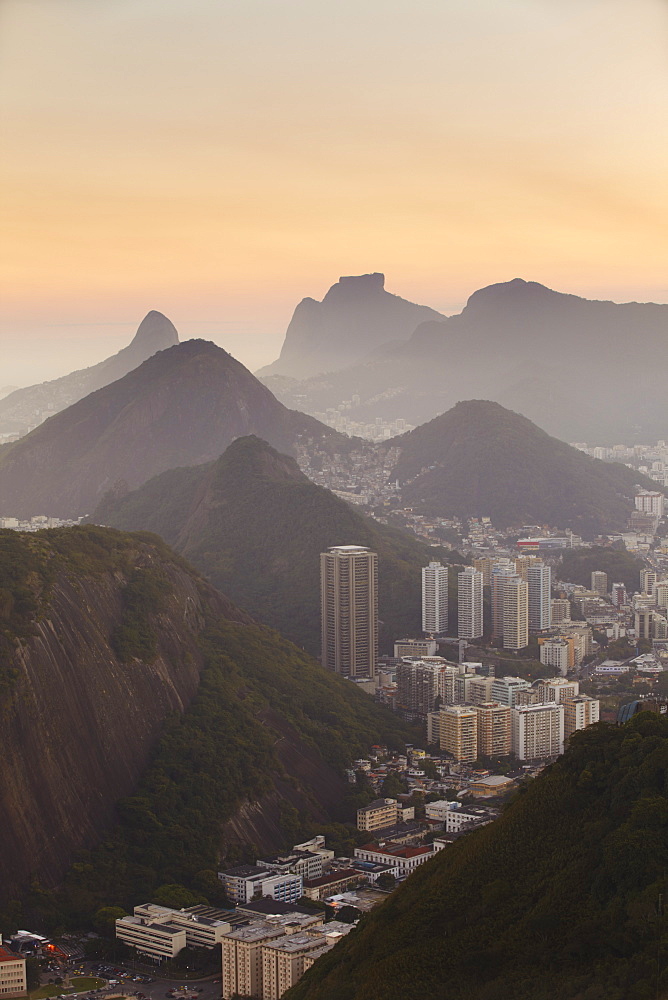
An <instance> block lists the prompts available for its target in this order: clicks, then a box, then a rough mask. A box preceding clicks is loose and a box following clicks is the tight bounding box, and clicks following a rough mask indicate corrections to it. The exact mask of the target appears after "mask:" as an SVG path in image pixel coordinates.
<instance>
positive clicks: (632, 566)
mask: <svg viewBox="0 0 668 1000" xmlns="http://www.w3.org/2000/svg"><path fill="white" fill-rule="evenodd" d="M644 567H645V563H644V562H643V560H642V559H638V557H637V556H634V555H632V553H631V552H627V550H626V549H613V548H611V547H610V546H602V545H593V546H592V547H591V548H589V549H567V550H566V551H565V552H564V553H563V555H562V556H561V560H560V562H559V565H558V566H557V567H556V569H555V574H556V576H557V577H558V578H559V579H560V580H566V581H568V583H579V584H581V586H583V587H587V588H589V587H591V575H592V573H593V572H594V570H602V571H603V572H604V573H607V575H608V590H610V589H611V588H612V585H613V583H623V584H624V586H625V587H626V589H627V590H628V591H629V592H630V593H632V592H633V591H634V590H638V589H639V587H640V571H641V569H643V568H644Z"/></svg>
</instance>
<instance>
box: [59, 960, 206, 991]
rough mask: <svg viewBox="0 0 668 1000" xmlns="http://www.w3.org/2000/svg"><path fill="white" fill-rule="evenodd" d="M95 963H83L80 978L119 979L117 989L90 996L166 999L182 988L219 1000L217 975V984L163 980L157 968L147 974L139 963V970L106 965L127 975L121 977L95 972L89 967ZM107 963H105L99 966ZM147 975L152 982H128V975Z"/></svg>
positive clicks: (117, 963)
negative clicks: (138, 994)
mask: <svg viewBox="0 0 668 1000" xmlns="http://www.w3.org/2000/svg"><path fill="white" fill-rule="evenodd" d="M97 964H99V963H97V962H83V963H81V965H80V966H79V968H83V973H82V975H84V976H98V977H99V978H102V979H107V978H113V979H118V980H119V985H118V986H106V987H104V988H103V989H102V990H100V992H98V993H94V994H92V995H93V996H96V997H100V998H104V997H106V996H109V995H114V994H118V993H120V992H122V993H127V994H128V995H132V994H133V993H137V992H138V993H143V994H144V995H145V996H146V997H147V998H148V1000H166V997H165V994H166V993H167V991H168V990H171V989H178V990H182V989H184V988H185V987H187V988H189V989H191V990H193V989H194V990H197V994H196V996H197V998H198V1000H220V996H221V989H222V987H221V983H220V974H218V975H217V976H216V979H217V980H218V981H217V982H216V981H215V980H211V979H207V980H199V981H198V980H194V979H193V980H183V979H163V978H162V977H161V973H160V969H159V967H158V966H156V967H155V968H153V967H151V971H148V969H149V967H148V966H145V965H144V964H143V963H142V967H141V968H139V969H136V968H135V967H134V963H130V964H127V963H126V964H124V963H122V962H114V963H109V964H113V966H114V968H115V969H123V970H125V972H126V973H127V977H124V976H121V975H118V974H117V975H113V974H111V973H98V972H95V971H94V969H93V965H97ZM101 964H103V965H104V964H107V963H101ZM138 975H141V976H144V975H145V976H150V977H151V978H152V979H155V982H153V983H135V982H132V979H131V978H130V977H132V976H138ZM80 995H81V996H87V995H88V994H87V993H86V992H85V991H84V992H82V993H81V994H80ZM191 996H192V1000H194V997H195V995H194V994H191Z"/></svg>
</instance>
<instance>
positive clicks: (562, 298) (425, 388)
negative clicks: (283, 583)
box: [272, 278, 668, 444]
mask: <svg viewBox="0 0 668 1000" xmlns="http://www.w3.org/2000/svg"><path fill="white" fill-rule="evenodd" d="M667 345H668V305H657V304H655V303H651V302H648V303H638V302H627V303H622V304H618V303H615V302H597V301H592V300H589V299H584V298H581V297H579V296H577V295H566V294H563V293H561V292H555V291H553V290H552V289H550V288H546V287H545V286H544V285H540V284H538V283H537V282H535V281H523V280H522V279H520V278H516V279H514V280H512V281H507V282H502V283H499V284H495V285H489V286H487V287H486V288H481V289H479V290H478V291H476V292H474V293H473V295H471V297H470V298H469V300H468V302H467V304H466V306H465V308H464V309H463V310H462V312H461V313H460V314H459V315H457V316H450V317H448V318H447V319H446V318H442V319H440V320H437V321H436V322H434V321H433V320H432V321H428V322H426V323H422V324H421V325H420V326H419V327H418V328H417V329H416V330H415V332H414V334H413V336H412V337H411V338H410V339H409V340H407V341H406V342H403V343H397V344H393V345H385V346H384V347H383V348H380V349H378V350H377V351H376V352H375V354H374V355H372V356H370V357H366V358H364V359H363V360H362V361H360V362H358V363H356V364H351V365H350V366H349V367H348V368H346V369H345V370H343V371H334V372H331V373H328V374H326V375H320V376H316V377H311V378H304V377H303V376H302V381H300V382H297V383H285V384H283V385H282V384H281V383H280V382H278V381H277V382H275V383H274V382H272V388H273V389H274V391H275V392H276V394H277V395H278V396H279V398H280V399H281V400H282V401H283V402H284V403H286V405H288V406H294V405H297V404H296V403H295V400H299V403H298V405H299V408H300V409H303V410H306V412H307V413H324V412H325V410H326V409H327V408H328V407H332V406H334V407H335V406H337V405H338V404H339V403H341V402H343V400H352V399H353V397H358V398H359V402H358V403H357V404H356V405H355V406H353V407H351V408H350V409H349V410H346V415H347V416H349V417H351V419H353V420H361V421H363V422H368V421H369V420H373V418H375V417H383V418H385V419H395V418H397V417H404V418H405V419H406V420H407V421H409V422H410V423H411V424H421V423H424V422H425V421H427V420H431V418H432V417H435V416H436V415H437V414H438V413H443V412H444V411H445V410H448V409H450V407H452V406H454V405H455V403H457V402H458V401H459V400H462V399H471V398H472V397H477V398H483V399H492V400H495V401H496V402H498V403H501V404H502V405H503V406H507V407H509V408H511V409H513V410H517V411H518V412H519V413H523V414H524V415H525V416H527V417H529V418H530V419H531V420H534V421H535V422H536V423H537V424H538V425H539V426H541V427H545V428H546V429H547V430H548V431H549V433H550V434H555V435H556V436H558V437H560V438H562V439H564V440H566V441H589V442H592V443H597V444H614V443H616V442H619V441H626V442H629V443H637V442H638V441H656V440H657V439H658V438H662V437H664V427H665V418H664V412H663V409H662V407H661V406H660V405H659V404H658V401H659V400H661V399H662V398H663V387H664V385H665V382H666V379H667V378H668V350H667ZM634 387H635V388H634ZM635 389H637V391H635Z"/></svg>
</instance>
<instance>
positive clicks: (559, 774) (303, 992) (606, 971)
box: [285, 713, 668, 1000]
mask: <svg viewBox="0 0 668 1000" xmlns="http://www.w3.org/2000/svg"><path fill="white" fill-rule="evenodd" d="M667 775H668V720H666V719H664V718H662V717H659V716H653V715H650V714H648V713H645V714H643V715H640V716H638V717H637V718H636V719H635V720H634V721H633V722H631V723H630V724H629V725H627V726H626V727H624V728H621V729H618V728H615V727H612V726H607V725H603V724H601V725H597V726H594V727H592V728H590V729H588V730H586V731H585V732H583V733H580V734H578V735H577V736H576V738H574V739H573V741H572V745H571V747H570V749H569V750H568V752H567V753H566V754H565V756H564V757H562V758H561V759H560V760H559V761H558V762H557V763H556V764H554V765H553V766H552V767H550V768H549V770H548V771H547V772H546V773H544V774H543V775H542V776H541V777H539V778H538V779H536V780H535V781H534V782H532V783H531V784H530V785H529V786H528V787H526V788H524V789H523V790H522V791H521V793H520V794H519V795H518V796H517V797H516V799H515V801H514V802H513V803H512V804H511V805H510V806H509V808H507V810H506V811H505V812H504V814H503V815H502V816H501V817H500V818H499V819H498V820H497V821H496V822H495V823H493V824H491V825H490V826H487V827H484V828H483V829H481V830H479V831H477V832H474V833H471V834H470V835H468V836H466V837H464V838H462V839H460V840H459V841H457V842H456V843H455V844H454V845H453V846H451V847H447V848H445V849H444V850H443V851H442V852H441V853H440V854H439V855H437V857H436V858H435V859H434V860H433V861H431V862H429V863H427V864H426V865H424V866H423V867H421V868H419V869H418V870H417V871H416V872H415V874H414V875H412V876H411V877H410V879H409V880H408V881H407V882H406V884H405V885H403V886H402V887H401V888H400V889H399V890H397V892H396V893H394V894H393V895H392V896H391V897H390V899H389V900H388V901H387V902H386V903H384V904H383V905H382V906H381V907H380V908H378V909H377V910H375V911H373V912H372V913H371V914H370V915H369V916H366V917H364V918H363V919H362V921H361V922H360V925H359V926H358V928H357V929H355V930H354V931H353V932H352V933H351V935H350V936H349V937H347V938H346V939H345V940H344V941H343V942H342V943H341V944H340V945H338V946H337V947H336V949H335V950H334V951H333V952H331V953H330V954H328V955H325V956H323V958H321V959H320V960H319V961H318V962H317V963H316V964H315V966H314V967H313V968H312V969H311V970H310V971H309V972H307V973H306V974H305V976H304V977H303V979H302V980H301V981H300V982H299V983H298V984H297V985H296V986H295V987H293V988H292V989H291V990H290V991H289V992H288V993H287V994H285V997H286V1000H604V998H605V1000H649V998H655V997H660V998H663V997H665V996H666V995H668V920H667V918H666V907H665V902H666V899H667V898H668V897H667V896H666V892H667V890H668V882H667V872H668V836H667V834H668V801H667V800H666V794H667V793H668V784H667Z"/></svg>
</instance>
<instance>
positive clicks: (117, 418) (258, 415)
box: [0, 340, 349, 518]
mask: <svg viewBox="0 0 668 1000" xmlns="http://www.w3.org/2000/svg"><path fill="white" fill-rule="evenodd" d="M250 433H253V434H259V435H261V436H262V437H264V438H266V439H267V440H268V441H270V442H271V443H272V444H273V445H275V446H276V447H278V448H281V449H282V450H283V451H288V452H290V453H294V452H295V451H296V450H297V447H298V445H299V443H300V442H301V443H302V444H303V443H305V442H309V441H310V442H312V441H316V442H323V441H335V442H338V446H339V447H344V448H345V447H346V446H347V444H349V442H348V441H347V439H344V438H342V437H341V435H338V434H336V432H335V431H333V430H331V428H329V427H325V426H324V424H320V423H318V421H317V420H314V419H313V417H308V416H305V415H304V414H301V413H296V412H295V411H293V410H288V409H286V407H285V406H283V405H282V404H281V403H279V402H278V400H277V399H276V398H275V397H274V396H273V395H272V394H271V393H270V392H269V390H268V389H267V388H266V387H265V386H263V385H262V384H261V383H260V382H258V380H257V379H256V378H255V377H254V376H253V375H251V373H250V372H249V371H248V370H247V369H246V368H244V366H243V365H242V364H240V363H239V362H238V361H235V359H234V358H233V357H231V355H229V354H228V353H227V352H226V351H224V350H222V349H221V348H220V347H216V345H215V344H212V343H210V342H207V341H203V340H188V341H185V342H184V343H182V344H177V345H176V346H175V347H172V348H170V349H169V350H167V351H161V352H160V353H159V354H156V355H154V356H153V357H151V358H149V359H148V360H147V361H145V362H144V363H143V364H142V365H140V366H139V368H135V370H134V371H132V372H130V373H129V374H128V375H126V376H125V377H124V378H122V379H119V380H118V381H117V382H114V383H113V384H112V385H108V386H106V387H105V388H103V389H100V390H98V391H97V392H94V393H91V395H89V396H86V397H85V399H82V400H80V401H79V402H78V403H75V404H74V406H70V407H69V408H68V409H67V410H64V411H63V412H62V413H59V414H57V416H55V417H52V418H51V419H50V420H47V421H46V423H44V424H42V425H41V426H40V427H37V428H36V429H35V430H34V431H32V433H31V434H29V435H28V436H27V437H25V438H23V439H21V440H20V441H17V442H16V443H15V444H12V445H8V446H6V447H5V448H3V449H2V453H1V454H0V511H2V512H3V514H5V515H12V516H17V517H29V516H32V515H35V514H42V513H46V514H48V515H53V516H57V517H69V518H71V517H78V516H81V515H83V514H89V513H91V512H92V511H93V510H94V509H95V507H96V505H97V504H98V503H99V501H100V499H101V498H102V496H103V494H104V493H105V492H106V491H107V490H108V489H109V488H110V487H112V486H113V485H114V484H115V483H117V482H118V481H122V482H124V483H125V484H126V485H127V486H128V487H129V488H130V489H134V488H135V487H137V486H140V485H141V484H142V483H144V482H146V480H147V479H150V478H151V476H154V475H157V474H158V473H160V472H164V471H165V470H167V469H172V468H175V467H177V466H184V465H197V464H199V463H202V462H209V461H212V460H213V459H214V458H217V457H218V456H219V455H220V454H221V453H222V452H223V451H224V450H225V448H226V447H227V445H228V444H229V443H230V442H231V441H233V440H234V439H235V438H236V437H239V436H240V435H243V434H250Z"/></svg>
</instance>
